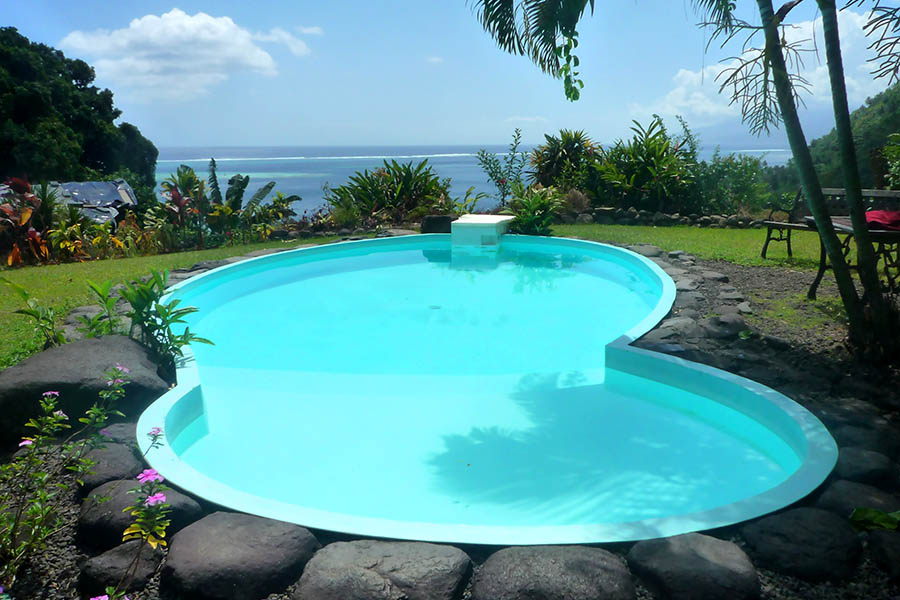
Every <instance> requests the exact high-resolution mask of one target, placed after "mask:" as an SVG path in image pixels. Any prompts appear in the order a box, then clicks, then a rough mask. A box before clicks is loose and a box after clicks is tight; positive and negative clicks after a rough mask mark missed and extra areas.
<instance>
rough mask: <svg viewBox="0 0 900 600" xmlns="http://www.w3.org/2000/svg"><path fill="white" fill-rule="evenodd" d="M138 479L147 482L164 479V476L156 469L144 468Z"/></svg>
mask: <svg viewBox="0 0 900 600" xmlns="http://www.w3.org/2000/svg"><path fill="white" fill-rule="evenodd" d="M137 480H138V481H140V482H141V483H147V482H148V481H162V480H163V477H162V475H160V474H159V473H157V472H156V469H144V470H143V471H141V474H140V475H138V476H137Z"/></svg>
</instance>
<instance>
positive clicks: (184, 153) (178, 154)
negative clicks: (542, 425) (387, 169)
mask: <svg viewBox="0 0 900 600" xmlns="http://www.w3.org/2000/svg"><path fill="white" fill-rule="evenodd" d="M480 148H484V149H486V150H487V151H489V152H496V153H501V154H502V153H505V152H506V151H507V150H508V146H504V145H485V146H264V147H251V146H244V147H240V146H234V147H225V146H219V147H212V146H206V147H204V146H193V147H187V146H185V147H169V148H160V150H159V158H158V160H157V162H156V181H157V183H159V182H160V181H162V180H164V179H165V178H167V177H168V176H169V174H170V173H173V172H175V170H176V169H177V168H178V166H179V165H181V164H185V165H188V166H190V167H192V168H193V169H194V170H195V171H196V172H197V174H198V175H199V176H200V177H201V178H202V179H204V180H205V179H206V178H207V174H208V168H209V159H210V158H215V159H216V165H217V169H216V171H217V174H218V178H219V185H220V186H222V192H223V193H224V191H225V187H226V186H227V182H228V179H229V178H230V177H231V176H232V175H235V174H237V173H240V174H241V175H249V176H250V185H249V186H248V187H247V193H246V194H245V199H248V198H250V196H252V194H253V192H255V191H256V190H257V189H259V188H260V187H262V186H263V185H265V184H266V183H267V182H269V181H274V182H275V191H280V192H282V193H284V194H285V195H288V196H289V195H291V194H297V195H298V196H300V197H301V198H302V201H301V202H299V203H297V204H296V205H295V206H294V210H296V211H297V213H298V214H302V212H303V211H309V212H312V211H314V210H316V209H317V208H319V207H320V206H322V205H323V204H324V203H325V201H324V193H323V190H322V187H323V186H324V185H325V184H326V183H327V184H328V185H330V186H332V187H337V186H339V185H342V184H344V183H346V182H347V180H348V179H349V177H350V176H351V175H353V174H354V173H356V172H357V171H363V170H364V169H368V170H369V171H372V170H373V169H376V168H378V167H380V166H382V164H383V162H384V161H385V160H388V161H390V160H396V161H397V162H401V163H403V162H410V161H412V162H414V163H418V162H420V161H422V160H425V159H427V160H428V164H429V165H430V166H432V167H433V169H434V171H435V173H437V175H438V176H440V177H449V178H450V180H451V194H452V195H453V196H462V195H463V194H465V191H466V190H467V189H468V188H469V187H474V188H475V192H476V193H477V192H484V193H486V194H493V193H494V192H495V191H496V190H495V188H494V186H493V184H492V183H490V182H489V181H488V179H487V176H486V175H485V174H484V171H482V169H481V167H480V166H479V165H478V160H477V153H478V150H479V149H480ZM520 149H521V150H523V151H530V150H531V149H532V147H530V146H525V145H523V146H521V147H520ZM714 149H715V146H709V147H707V148H704V149H702V150H701V152H700V158H701V159H708V158H709V157H711V156H712V154H713V150H714ZM720 152H721V153H723V154H729V153H731V152H736V153H740V154H750V155H753V156H761V157H763V158H764V160H765V161H766V162H767V163H768V164H770V165H780V164H784V163H786V162H787V160H788V159H789V158H790V156H791V153H790V150H786V149H762V150H759V149H741V148H734V149H729V148H726V147H722V148H720ZM527 169H528V167H527V166H526V170H527ZM492 203H493V202H492V201H490V200H488V201H486V202H484V203H483V205H482V206H480V208H488V207H490V206H491V205H492Z"/></svg>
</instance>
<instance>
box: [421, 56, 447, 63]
mask: <svg viewBox="0 0 900 600" xmlns="http://www.w3.org/2000/svg"><path fill="white" fill-rule="evenodd" d="M425 62H427V63H431V64H433V65H437V64H440V63H442V62H444V59H443V58H441V57H440V56H426V57H425Z"/></svg>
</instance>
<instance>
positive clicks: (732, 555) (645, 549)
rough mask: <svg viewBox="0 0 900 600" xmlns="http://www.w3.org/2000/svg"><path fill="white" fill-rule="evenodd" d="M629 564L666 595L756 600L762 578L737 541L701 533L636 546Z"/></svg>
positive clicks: (678, 599) (674, 599)
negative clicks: (758, 576)
mask: <svg viewBox="0 0 900 600" xmlns="http://www.w3.org/2000/svg"><path fill="white" fill-rule="evenodd" d="M628 566H629V567H631V570H632V571H633V572H634V573H635V575H638V576H639V577H641V578H642V579H643V580H644V581H645V582H646V583H647V585H648V586H649V587H651V588H652V589H654V590H656V591H657V593H658V595H659V596H660V597H662V598H668V599H670V600H706V599H707V598H729V599H730V600H755V599H756V598H759V594H760V588H759V579H758V578H757V575H756V569H754V568H753V563H751V562H750V559H749V558H748V557H747V555H746V554H745V553H744V551H743V550H741V549H740V547H738V545H737V544H734V543H732V542H728V541H725V540H720V539H717V538H714V537H710V536H708V535H701V534H699V533H688V534H685V535H678V536H675V537H670V538H661V539H656V540H646V541H643V542H638V543H637V544H635V545H634V546H632V548H631V550H630V551H629V552H628Z"/></svg>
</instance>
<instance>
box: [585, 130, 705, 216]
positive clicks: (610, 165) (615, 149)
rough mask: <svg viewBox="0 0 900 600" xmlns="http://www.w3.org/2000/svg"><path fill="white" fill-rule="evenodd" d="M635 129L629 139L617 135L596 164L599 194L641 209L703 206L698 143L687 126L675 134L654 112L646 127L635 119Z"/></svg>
mask: <svg viewBox="0 0 900 600" xmlns="http://www.w3.org/2000/svg"><path fill="white" fill-rule="evenodd" d="M631 130H632V131H633V132H634V135H633V136H632V138H631V139H630V140H628V141H623V140H617V141H616V142H615V143H614V144H613V145H612V147H611V148H609V149H607V150H604V151H603V152H602V153H601V156H600V159H599V160H598V161H597V163H596V164H595V167H594V168H595V169H596V170H597V171H598V172H599V173H600V179H601V180H602V184H601V190H600V192H599V193H598V196H599V197H600V198H602V199H605V200H607V203H609V204H612V205H614V206H623V207H629V206H633V207H635V208H637V209H639V210H640V209H644V210H652V211H659V212H668V213H672V212H688V211H693V210H697V209H699V204H700V202H699V201H700V198H699V195H698V194H696V193H693V192H695V189H694V187H693V183H694V176H695V168H696V165H697V147H696V142H695V140H694V138H693V136H692V134H691V133H690V131H689V130H688V128H687V126H686V125H685V126H684V135H683V136H682V137H680V138H678V137H674V136H671V135H670V134H669V133H668V131H666V128H665V126H664V125H663V122H662V119H660V118H659V117H658V116H655V115H654V117H653V120H652V121H651V122H650V125H649V126H648V127H646V128H645V127H643V126H642V125H641V124H640V123H638V122H637V121H635V122H634V127H632V128H631Z"/></svg>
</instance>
